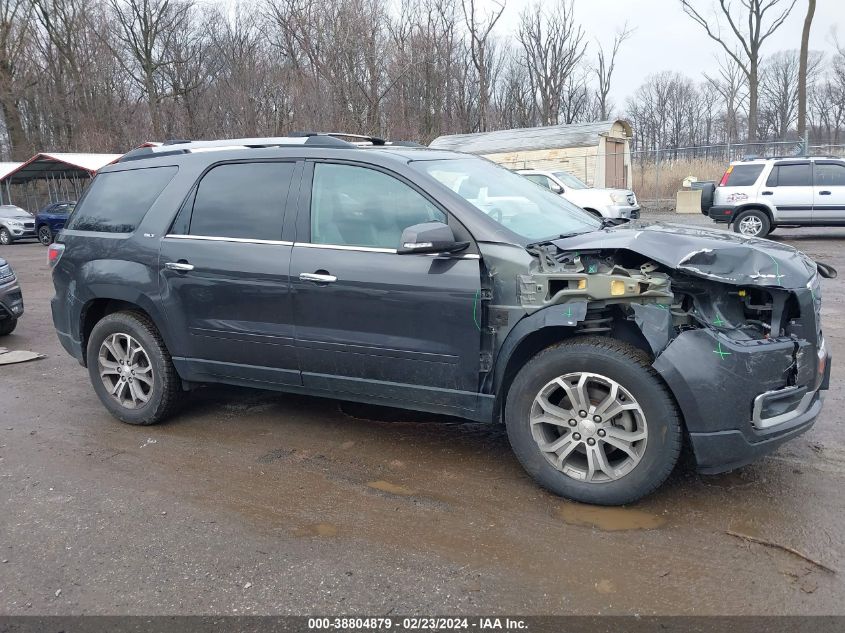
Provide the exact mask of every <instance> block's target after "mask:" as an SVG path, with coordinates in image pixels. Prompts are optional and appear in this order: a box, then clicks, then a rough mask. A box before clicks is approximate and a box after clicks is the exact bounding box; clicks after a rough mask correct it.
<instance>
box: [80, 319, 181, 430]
mask: <svg viewBox="0 0 845 633" xmlns="http://www.w3.org/2000/svg"><path fill="white" fill-rule="evenodd" d="M113 337H114V338H113ZM127 337H129V338H127ZM106 341H108V342H109V345H110V346H111V350H113V351H111V350H110V349H109V347H108V346H106V345H105V343H106ZM130 341H131V342H133V343H134V344H135V345H139V346H140V348H141V349H140V352H139V351H137V350H136V351H135V352H134V353H129V354H127V352H128V351H131V349H135V348H134V346H133V347H132V348H130V349H127V348H128V347H129V346H128V345H127V343H128V342H130ZM127 357H129V358H131V363H132V365H131V366H130V365H129V362H126V363H122V362H120V360H121V359H122V358H127ZM87 359H88V375H89V376H90V378H91V384H92V386H93V387H94V391H95V392H96V393H97V396H98V397H99V398H100V401H101V402H102V403H103V405H104V406H105V407H106V409H108V410H109V412H110V413H111V414H112V415H113V416H114V417H116V418H117V419H118V420H121V421H122V422H126V423H127V424H139V425H149V424H157V423H158V422H161V421H163V420H165V419H166V418H167V417H169V416H170V415H172V414H173V413H174V411H175V410H176V408H177V406H178V404H179V401H180V395H181V393H182V388H181V387H182V385H181V381H180V379H179V375H178V374H177V373H176V369H175V368H174V367H173V361H172V360H171V359H170V353H169V352H168V351H167V347H165V345H164V341H163V340H162V338H161V335H160V334H159V333H158V330H157V329H156V327H155V326H154V325H153V323H152V322H151V321H150V320H149V318H147V317H146V316H145V315H143V314H140V313H137V312H115V313H113V314H110V315H108V316H106V317H104V318H103V319H101V320H100V321H99V322H97V324H96V325H95V326H94V329H93V330H92V331H91V336H89V337H88V356H87ZM126 367H131V369H125V368H126ZM101 371H102V372H104V373H105V375H104V376H102V377H101ZM130 372H135V373H130ZM142 376H143V378H144V379H142ZM121 378H123V380H121ZM147 379H148V380H147ZM121 382H122V383H124V386H122V387H117V385H118V383H121ZM106 383H108V384H109V387H107V386H106ZM129 383H131V384H129ZM112 388H116V389H117V396H112V395H111V393H110V391H111V390H112ZM144 397H146V400H144Z"/></svg>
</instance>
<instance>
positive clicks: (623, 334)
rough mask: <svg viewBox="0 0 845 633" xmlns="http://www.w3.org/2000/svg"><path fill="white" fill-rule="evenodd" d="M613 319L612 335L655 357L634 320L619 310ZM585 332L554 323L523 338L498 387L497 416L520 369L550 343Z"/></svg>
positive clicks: (510, 358) (613, 337)
mask: <svg viewBox="0 0 845 633" xmlns="http://www.w3.org/2000/svg"><path fill="white" fill-rule="evenodd" d="M612 316H613V321H612V324H611V328H610V331H609V332H608V336H609V337H610V338H612V339H615V340H619V341H623V342H625V343H628V344H629V345H633V346H634V347H637V348H639V349H641V350H643V351H644V352H645V353H646V354H648V355H649V357H651V358H652V360H654V353H653V352H652V350H651V347H650V346H649V344H648V341H647V340H646V338H645V336H643V333H642V332H641V331H640V330H639V328H638V327H637V326H636V325H635V324H634V323H633V322H632V321H628V320H627V319H625V318H624V315H623V314H622V313H621V311H619V310H614V311H613V313H612ZM579 335H580V336H585V335H586V334H579V332H578V328H573V327H568V326H550V327H545V328H542V329H540V330H536V331H534V332H531V334H529V335H528V336H526V337H525V338H524V339H522V340H521V341H520V342H519V343H518V344H517V346H516V348H515V349H514V350H513V352H512V353H511V355H510V357H509V358H508V360H507V364H506V365H505V371H504V372H503V374H502V381H501V383H500V384H499V385H498V387H497V388H496V416H499V415H501V413H502V411H504V408H505V400H506V399H507V394H508V390H509V389H510V386H511V383H512V382H513V380H514V378H515V377H516V375H517V373H519V370H520V369H521V368H522V367H523V366H524V365H525V364H526V363H527V362H528V361H529V360H531V359H532V358H533V357H534V356H536V355H537V354H539V353H540V352H542V351H543V350H544V349H546V348H547V347H550V346H552V345H555V344H556V343H560V342H561V341H563V340H565V339H567V338H571V337H573V336H579Z"/></svg>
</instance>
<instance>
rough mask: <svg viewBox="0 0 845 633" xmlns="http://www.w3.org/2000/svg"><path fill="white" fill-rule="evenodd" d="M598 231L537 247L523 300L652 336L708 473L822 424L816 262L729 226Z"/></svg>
mask: <svg viewBox="0 0 845 633" xmlns="http://www.w3.org/2000/svg"><path fill="white" fill-rule="evenodd" d="M598 235H599V237H596V234H593V237H592V238H590V237H581V238H580V239H579V237H580V236H576V237H575V238H571V239H563V240H560V241H555V242H553V243H550V244H547V245H537V246H534V247H533V248H532V251H533V254H535V256H536V266H534V268H533V269H532V271H531V272H530V273H529V274H526V275H522V276H520V281H519V286H520V290H519V292H520V300H521V303H522V306H523V307H524V308H527V309H528V310H531V309H534V308H541V307H544V306H549V305H555V304H560V305H562V306H564V307H565V309H566V310H567V311H568V313H569V314H570V315H571V316H572V317H573V321H574V324H575V327H577V328H578V330H579V332H583V333H595V334H602V333H607V334H609V335H611V336H617V337H620V338H623V339H624V338H626V337H628V338H630V337H631V336H632V335H633V336H635V337H637V338H638V341H636V342H639V344H640V346H643V347H644V346H646V345H647V347H648V348H649V349H650V350H651V353H652V355H653V358H654V364H653V366H654V368H655V370H657V372H659V373H660V375H661V376H662V377H663V379H664V380H665V381H666V384H667V385H668V386H669V388H670V389H671V391H672V393H673V394H674V396H675V399H676V401H677V402H678V405H679V407H680V409H681V411H682V413H683V416H684V419H685V422H686V426H687V431H688V432H689V437H690V441H691V444H692V448H693V451H694V453H695V457H696V461H697V463H698V468H699V470H700V471H701V472H705V473H717V472H723V471H726V470H730V469H733V468H736V467H738V466H741V465H744V464H746V463H748V462H750V461H752V460H754V459H755V458H757V457H759V456H760V455H763V454H765V453H768V452H770V451H771V450H773V449H774V448H775V447H777V446H778V445H779V444H781V443H782V442H784V441H786V440H788V439H790V438H792V437H794V436H796V435H798V434H800V433H802V432H804V431H806V430H807V429H808V428H809V427H810V426H812V424H813V422H814V421H815V418H816V417H817V415H818V414H819V412H820V410H821V406H822V396H821V392H822V391H823V390H826V389H827V388H828V383H829V375H830V356H829V352H828V350H827V348H826V346H825V342H824V336H823V333H822V328H821V320H820V315H819V311H820V306H821V285H820V281H819V272H818V268H817V265H816V264H815V263H814V262H812V261H811V260H810V259H808V258H807V257H806V256H805V255H803V254H802V253H800V252H798V251H796V250H794V249H792V248H790V247H787V246H783V245H780V244H776V243H773V242H768V241H765V240H748V239H747V238H734V237H733V236H731V237H725V235H724V234H722V233H721V232H713V231H706V232H703V233H701V234H700V233H698V232H697V231H696V230H688V229H679V227H671V226H657V227H650V228H649V229H646V230H637V229H634V228H629V229H627V230H621V229H612V230H609V231H604V232H600V233H599V234H598ZM620 236H622V237H620ZM823 270H827V269H826V268H823ZM632 332H633V334H632ZM639 337H641V338H639Z"/></svg>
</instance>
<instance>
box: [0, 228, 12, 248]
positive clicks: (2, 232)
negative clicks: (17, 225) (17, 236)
mask: <svg viewBox="0 0 845 633" xmlns="http://www.w3.org/2000/svg"><path fill="white" fill-rule="evenodd" d="M12 242H14V239H13V238H12V234H11V233H10V232H9V229H7V228H6V227H0V244H2V245H3V246H9V245H10V244H11V243H12Z"/></svg>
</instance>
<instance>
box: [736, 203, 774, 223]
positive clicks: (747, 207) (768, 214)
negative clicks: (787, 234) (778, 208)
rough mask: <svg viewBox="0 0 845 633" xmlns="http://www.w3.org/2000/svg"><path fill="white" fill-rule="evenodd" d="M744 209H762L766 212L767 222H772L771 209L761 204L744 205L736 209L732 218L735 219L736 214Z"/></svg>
mask: <svg viewBox="0 0 845 633" xmlns="http://www.w3.org/2000/svg"><path fill="white" fill-rule="evenodd" d="M745 211H762V212H763V213H765V214H766V217H768V218H769V223H770V224H774V218H773V217H772V212H771V210H770V209H768V208H766V207H764V206H762V205H759V204H749V205H746V206H744V207H740V208H738V209H737V210H736V213H734V220H736V218H737V216H738V215H739V214H740V213H744V212H745Z"/></svg>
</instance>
